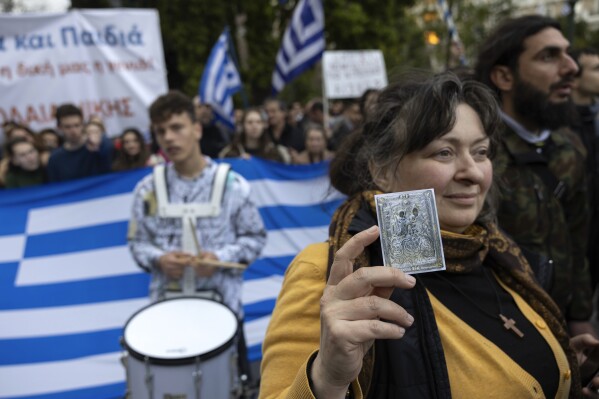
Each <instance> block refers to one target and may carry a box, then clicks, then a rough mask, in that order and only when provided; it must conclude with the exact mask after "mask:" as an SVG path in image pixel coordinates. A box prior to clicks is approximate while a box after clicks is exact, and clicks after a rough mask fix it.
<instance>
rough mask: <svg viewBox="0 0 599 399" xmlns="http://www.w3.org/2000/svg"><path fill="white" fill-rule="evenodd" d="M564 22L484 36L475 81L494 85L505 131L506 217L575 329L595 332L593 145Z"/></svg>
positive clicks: (501, 209) (504, 28)
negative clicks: (589, 155) (582, 117)
mask: <svg viewBox="0 0 599 399" xmlns="http://www.w3.org/2000/svg"><path fill="white" fill-rule="evenodd" d="M569 45H570V43H569V42H568V40H566V38H564V36H563V35H562V33H561V28H560V25H559V23H558V22H557V21H555V20H553V19H551V18H547V17H543V16H537V15H530V16H524V17H520V18H515V19H509V20H506V21H505V22H503V23H502V24H501V25H500V26H498V27H497V28H496V29H495V31H494V32H493V33H492V34H491V35H489V37H488V38H487V39H486V41H485V42H484V43H483V45H482V47H481V50H480V52H479V55H478V60H477V65H476V69H475V75H476V78H477V79H478V80H479V81H480V82H482V83H485V84H486V85H487V86H489V87H490V88H491V89H493V90H494V91H495V93H496V94H497V96H498V99H499V103H500V106H501V109H502V115H501V116H502V119H503V121H504V124H505V130H504V134H503V136H502V138H501V142H500V143H499V145H498V146H497V156H496V158H495V159H496V161H495V163H494V167H495V176H496V181H497V182H498V186H499V187H498V188H499V190H498V191H499V196H498V204H497V205H498V206H497V216H498V221H499V224H500V226H501V227H502V228H503V229H505V230H506V231H507V232H508V233H509V234H510V235H512V236H513V238H514V239H515V240H516V242H517V243H518V244H519V245H520V246H521V247H522V248H523V250H524V251H525V255H527V258H528V259H529V262H530V263H531V266H533V269H534V270H535V273H536V275H537V278H538V279H539V281H540V282H541V283H542V285H543V286H544V287H545V288H546V289H547V291H548V292H549V293H550V294H551V296H552V297H553V299H554V300H555V302H556V303H557V304H558V306H559V307H560V308H561V310H562V312H563V314H564V316H565V318H566V320H567V321H568V327H569V329H570V333H571V334H572V335H577V334H581V333H585V332H589V333H592V334H595V333H594V331H593V328H592V326H591V323H590V322H589V319H590V317H591V313H592V301H591V284H590V273H589V267H588V262H587V259H586V247H587V232H588V221H589V212H588V203H587V197H586V195H587V193H586V183H585V181H586V180H585V179H586V177H585V165H584V163H585V156H586V154H585V150H584V146H583V145H582V143H581V141H580V139H579V138H578V136H576V135H575V134H574V133H573V132H572V131H570V130H569V129H568V128H566V126H570V125H571V124H572V121H573V118H575V113H576V110H575V107H574V105H573V103H572V99H571V95H572V87H573V81H574V77H575V75H576V73H577V72H578V66H577V65H576V62H575V61H574V60H573V59H572V58H571V57H570V55H568V49H569Z"/></svg>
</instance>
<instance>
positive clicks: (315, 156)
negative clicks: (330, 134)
mask: <svg viewBox="0 0 599 399" xmlns="http://www.w3.org/2000/svg"><path fill="white" fill-rule="evenodd" d="M333 155H334V154H333V153H332V152H331V151H329V150H328V149H327V135H326V133H325V131H324V128H323V127H322V126H318V125H310V126H308V128H307V130H306V149H305V150H304V151H302V152H301V153H299V154H298V155H297V156H296V157H295V158H294V160H293V163H294V164H298V165H307V164H312V163H318V162H323V161H329V160H331V159H333Z"/></svg>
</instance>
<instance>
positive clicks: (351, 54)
mask: <svg viewBox="0 0 599 399" xmlns="http://www.w3.org/2000/svg"><path fill="white" fill-rule="evenodd" d="M322 76H323V81H324V94H325V98H329V99H336V98H357V97H360V96H361V95H362V93H364V91H366V90H367V89H382V88H383V87H385V86H387V72H386V70H385V59H384V57H383V53H382V52H381V51H380V50H357V51H325V52H324V56H323V58H322Z"/></svg>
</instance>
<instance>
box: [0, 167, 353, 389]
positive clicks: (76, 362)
mask: <svg viewBox="0 0 599 399" xmlns="http://www.w3.org/2000/svg"><path fill="white" fill-rule="evenodd" d="M228 162H230V163H231V164H232V166H233V169H234V170H236V171H237V172H238V173H240V174H242V175H243V176H244V177H245V178H246V179H247V180H248V181H249V182H250V184H251V186H252V195H253V198H254V200H255V202H256V203H257V205H258V207H259V210H260V213H261V215H262V217H263V219H264V223H265V225H266V227H267V229H268V243H267V245H266V247H265V248H264V250H263V253H262V255H261V257H260V258H259V259H258V260H257V261H256V262H255V263H253V264H252V265H250V267H249V268H248V270H247V271H246V272H245V275H244V287H243V303H244V308H245V314H246V320H245V332H246V338H247V342H248V346H249V357H250V360H251V361H257V360H259V359H260V358H261V343H262V340H263V337H264V333H265V330H266V327H267V325H268V322H269V320H270V313H271V312H272V309H273V307H274V303H275V299H276V297H277V295H278V293H279V290H280V287H281V283H282V280H283V274H284V273H285V270H286V268H287V266H288V264H289V263H290V261H291V259H292V258H293V256H294V255H295V254H296V253H297V252H298V251H299V250H301V249H302V248H303V247H304V246H306V245H307V244H309V243H312V242H318V241H324V240H326V238H327V236H328V232H327V226H328V223H329V220H330V217H331V216H332V213H333V211H334V210H335V208H336V207H337V206H338V205H339V203H340V201H341V200H342V198H341V195H340V194H339V193H337V192H334V191H332V190H330V186H329V180H328V177H327V169H328V165H327V164H318V165H310V166H288V165H280V164H275V163H272V162H268V161H261V160H257V159H252V160H249V161H246V160H228ZM149 172H150V170H149V169H143V170H137V171H131V172H123V173H115V174H110V175H104V176H98V177H94V178H90V179H83V180H79V181H73V182H67V183H61V184H51V185H47V186H41V187H36V188H30V189H21V190H7V191H5V192H4V193H3V194H2V196H0V220H1V221H2V222H1V223H0V326H1V327H0V398H20V399H24V398H26V399H33V398H35V399H58V398H60V399H75V398H76V399H87V398H89V399H105V398H106V399H107V398H116V397H123V395H124V393H125V371H124V367H123V366H122V364H121V363H120V361H119V359H120V356H121V353H122V348H121V346H120V344H119V339H120V337H121V336H122V334H123V327H124V325H125V323H126V321H127V320H128V318H129V317H130V316H131V315H132V314H133V313H134V312H135V311H137V310H138V309H140V308H141V307H143V306H145V305H146V304H147V303H148V299H147V295H148V283H149V278H148V275H147V274H146V273H143V272H142V271H141V269H139V268H138V267H137V266H136V265H135V262H134V261H133V259H132V258H131V256H130V254H129V251H128V248H127V245H126V233H127V225H128V219H129V216H130V211H131V209H130V208H131V203H132V190H133V188H134V186H135V184H136V183H137V181H139V180H140V179H141V178H142V177H143V176H145V175H146V174H148V173H149ZM151 333H152V332H151V331H149V332H148V334H151Z"/></svg>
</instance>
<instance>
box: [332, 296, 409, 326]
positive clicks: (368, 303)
mask: <svg viewBox="0 0 599 399" xmlns="http://www.w3.org/2000/svg"><path fill="white" fill-rule="evenodd" d="M338 304H339V306H336V305H332V306H330V307H328V308H327V307H325V308H323V310H322V313H323V317H325V318H326V317H331V318H335V319H337V320H344V321H356V320H376V319H383V320H385V321H388V322H392V323H395V324H397V325H399V326H402V327H406V328H407V327H410V326H411V325H412V323H413V322H414V318H413V317H412V316H411V315H410V314H409V313H408V312H406V310H405V309H404V308H402V307H401V306H399V305H398V304H396V303H395V302H393V301H390V300H388V299H384V298H380V297H378V296H375V295H369V296H365V297H360V298H356V299H353V300H349V301H344V302H338Z"/></svg>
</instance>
